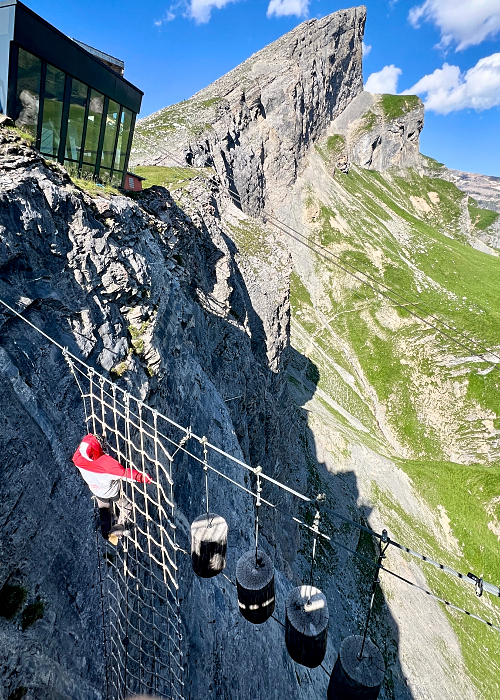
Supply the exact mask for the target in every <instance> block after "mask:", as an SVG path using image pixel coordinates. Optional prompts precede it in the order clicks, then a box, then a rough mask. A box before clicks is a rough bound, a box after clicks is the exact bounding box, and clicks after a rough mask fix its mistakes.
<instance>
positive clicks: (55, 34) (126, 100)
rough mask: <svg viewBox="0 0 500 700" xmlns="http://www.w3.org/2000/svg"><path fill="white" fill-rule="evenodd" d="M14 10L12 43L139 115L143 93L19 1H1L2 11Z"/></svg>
mask: <svg viewBox="0 0 500 700" xmlns="http://www.w3.org/2000/svg"><path fill="white" fill-rule="evenodd" d="M8 6H13V7H15V13H16V16H15V22H14V34H13V36H12V41H14V42H15V43H16V44H18V45H19V46H22V47H23V48H25V49H26V50H28V51H30V52H31V53H33V54H35V56H39V57H43V58H44V59H45V60H46V61H48V62H49V63H51V64H52V65H54V66H55V67H56V68H59V69H60V70H62V71H64V72H65V73H68V74H69V75H71V76H72V77H73V78H76V79H77V80H81V81H82V82H84V83H86V84H90V85H91V87H93V88H94V89H95V90H98V91H99V92H102V93H104V94H105V95H108V96H109V97H110V98H111V99H113V100H115V101H116V102H118V103H119V104H121V105H123V106H124V107H126V108H127V109H130V110H131V111H132V112H134V113H135V114H137V113H138V112H139V111H140V108H141V101H142V96H143V94H144V93H143V92H142V91H141V90H139V89H138V88H136V87H135V85H132V83H129V82H128V80H125V78H122V77H121V76H120V75H118V74H117V73H115V72H114V71H113V70H112V69H111V68H109V67H108V66H106V65H104V63H102V62H101V61H100V60H99V59H98V58H96V57H95V56H93V55H92V54H90V53H89V52H88V51H86V50H85V49H84V48H83V47H81V46H80V45H79V44H77V43H76V42H74V41H73V40H72V39H70V37H68V36H66V35H65V34H63V33H62V32H60V31H59V30H58V29H56V28H55V27H53V26H52V25H51V24H49V23H48V22H46V21H45V20H44V19H43V18H42V17H39V16H38V15H37V14H35V13H34V12H33V11H32V10H30V9H29V8H28V7H26V5H23V3H22V2H18V0H0V8H2V7H8Z"/></svg>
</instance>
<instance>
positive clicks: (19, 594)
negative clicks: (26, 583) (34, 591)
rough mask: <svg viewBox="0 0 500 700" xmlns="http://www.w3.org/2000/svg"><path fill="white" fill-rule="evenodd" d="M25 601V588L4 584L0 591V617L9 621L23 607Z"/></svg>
mask: <svg viewBox="0 0 500 700" xmlns="http://www.w3.org/2000/svg"><path fill="white" fill-rule="evenodd" d="M25 600H26V589H25V588H23V587H22V586H11V585H9V584H8V583H6V584H5V586H4V587H3V588H2V590H1V591H0V615H1V616H2V617H6V618H7V619H8V620H10V619H11V618H13V617H14V615H15V614H16V613H17V612H19V610H20V609H21V608H22V607H23V603H24V601H25Z"/></svg>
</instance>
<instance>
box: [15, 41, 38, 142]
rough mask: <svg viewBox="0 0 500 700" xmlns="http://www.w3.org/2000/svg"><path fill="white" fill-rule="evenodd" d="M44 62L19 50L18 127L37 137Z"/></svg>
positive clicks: (16, 119) (16, 120)
mask: <svg viewBox="0 0 500 700" xmlns="http://www.w3.org/2000/svg"><path fill="white" fill-rule="evenodd" d="M41 74H42V62H41V60H40V59H39V58H37V57H36V56H33V54H31V53H29V52H28V51H25V50H24V49H21V48H20V49H19V61H18V64H17V90H16V118H15V122H16V126H18V127H19V128H20V129H24V131H27V132H28V133H30V134H32V135H33V136H35V137H36V130H37V124H38V108H39V103H40V77H41Z"/></svg>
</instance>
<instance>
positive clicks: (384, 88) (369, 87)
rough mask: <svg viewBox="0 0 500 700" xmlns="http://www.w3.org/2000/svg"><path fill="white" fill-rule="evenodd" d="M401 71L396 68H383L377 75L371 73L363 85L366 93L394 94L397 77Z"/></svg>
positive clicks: (396, 87)
mask: <svg viewBox="0 0 500 700" xmlns="http://www.w3.org/2000/svg"><path fill="white" fill-rule="evenodd" d="M402 72H403V71H402V70H401V68H396V66H394V65H391V66H384V68H382V70H379V71H378V73H372V74H371V75H370V76H369V77H368V80H367V81H366V83H365V90H366V91H367V92H375V93H378V94H380V93H390V94H391V95H394V94H396V92H397V89H398V80H399V76H400V75H401V73H402Z"/></svg>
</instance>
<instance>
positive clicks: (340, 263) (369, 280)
mask: <svg viewBox="0 0 500 700" xmlns="http://www.w3.org/2000/svg"><path fill="white" fill-rule="evenodd" d="M164 153H165V154H166V155H167V156H168V157H169V158H171V159H172V160H174V162H175V161H177V162H178V163H179V162H180V161H179V160H178V158H176V156H175V155H173V154H171V153H169V152H168V151H164ZM183 167H187V168H191V169H193V170H196V168H194V167H193V166H192V165H189V164H186V165H185V166H183ZM219 177H221V176H219ZM224 177H226V178H227V180H228V181H229V183H230V185H229V188H228V192H229V194H230V195H231V197H232V198H234V199H236V200H237V201H238V203H239V205H240V207H242V205H243V203H242V201H241V197H240V195H239V193H238V191H237V190H233V189H231V187H232V186H234V187H236V183H235V181H234V178H233V177H231V175H229V173H228V172H225V173H224ZM221 179H222V178H221ZM231 183H232V185H231ZM262 213H263V215H264V217H265V220H264V223H266V222H268V223H269V224H271V226H273V227H274V228H276V229H278V230H279V231H281V233H283V234H284V235H286V236H288V237H289V238H292V239H294V240H295V241H297V242H299V243H301V244H302V245H303V246H305V247H306V248H309V249H310V250H311V251H313V252H314V253H316V254H317V255H319V256H320V257H323V258H324V259H326V260H329V261H330V262H331V263H332V264H333V265H335V267H337V268H339V269H340V270H342V271H343V272H346V273H347V274H348V275H350V276H351V277H353V278H354V279H356V280H358V282H361V284H363V285H365V286H368V287H369V288H371V289H372V290H373V291H374V292H376V293H377V294H380V295H381V296H382V297H384V298H386V299H388V300H389V301H391V302H392V303H393V304H394V305H395V306H398V307H400V308H405V309H406V311H407V312H408V313H409V314H410V315H412V316H414V317H415V318H416V319H418V320H419V321H421V322H422V323H424V324H425V325H427V326H428V327H429V328H432V329H433V330H435V331H436V332H437V333H440V334H441V335H442V336H443V337H445V338H447V339H448V340H451V341H452V342H453V343H455V344H457V345H459V346H460V347H462V348H463V349H465V350H467V351H468V352H469V353H471V354H472V355H473V356H475V357H479V358H481V359H483V360H484V361H485V362H488V363H490V364H491V360H489V359H487V357H486V355H490V356H491V357H493V358H495V359H496V360H497V361H498V362H500V354H498V353H495V352H493V351H492V350H490V349H488V348H485V347H484V346H483V347H482V346H481V345H480V343H479V342H478V341H476V340H474V339H473V338H471V336H469V335H468V334H467V333H464V332H463V331H462V330H460V328H458V327H456V326H453V325H451V324H450V323H449V322H448V321H445V320H443V319H442V318H440V317H439V316H437V315H436V314H435V313H434V312H431V311H429V310H428V309H426V308H425V305H424V304H423V303H422V302H421V301H418V302H414V301H411V300H410V299H408V297H407V296H405V295H404V294H402V293H401V292H400V291H395V290H394V289H392V288H391V287H389V286H388V285H386V284H385V283H383V282H381V281H379V280H377V279H376V278H375V277H373V276H372V275H370V274H369V273H367V272H364V271H363V270H361V269H360V268H359V267H357V266H356V265H354V264H353V263H351V262H349V261H346V260H343V259H342V258H341V257H340V256H339V255H336V254H335V253H333V252H332V251H330V250H328V249H327V248H325V247H324V246H321V245H319V244H317V243H315V242H314V241H311V240H309V237H307V236H305V235H304V234H302V233H300V231H297V229H294V228H293V227H292V226H290V225H289V224H287V223H285V222H283V221H281V220H280V219H279V218H278V217H276V216H275V215H274V214H273V213H272V212H269V211H268V210H266V209H263V210H262ZM349 268H350V269H349ZM358 275H362V277H359V276H358ZM363 278H364V279H363ZM373 284H376V285H378V286H379V287H381V288H382V289H383V290H385V291H380V289H376V288H375V287H374V286H373ZM390 294H392V295H394V296H396V297H398V298H399V299H400V302H398V301H396V300H395V299H392V297H391V296H389V295H390ZM408 306H412V307H414V308H415V309H417V310H418V311H420V312H421V313H425V314H426V315H427V316H429V318H431V319H432V320H433V321H435V323H439V324H441V325H442V326H443V327H444V328H446V329H447V330H449V331H453V332H454V333H456V334H458V336H459V337H460V338H462V339H463V341H460V340H457V339H456V338H454V337H453V336H451V335H450V334H449V333H448V332H446V331H443V330H442V329H441V328H439V327H438V326H436V325H435V324H433V323H430V322H429V321H428V320H427V319H426V318H424V317H422V316H421V315H420V314H417V313H415V311H412V310H411V309H408V308H407V307H408ZM465 341H467V342H469V343H473V344H474V345H475V346H476V348H478V349H479V352H478V351H477V349H474V348H471V347H470V346H468V345H467V344H466V342H465ZM494 366H495V365H494Z"/></svg>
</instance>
